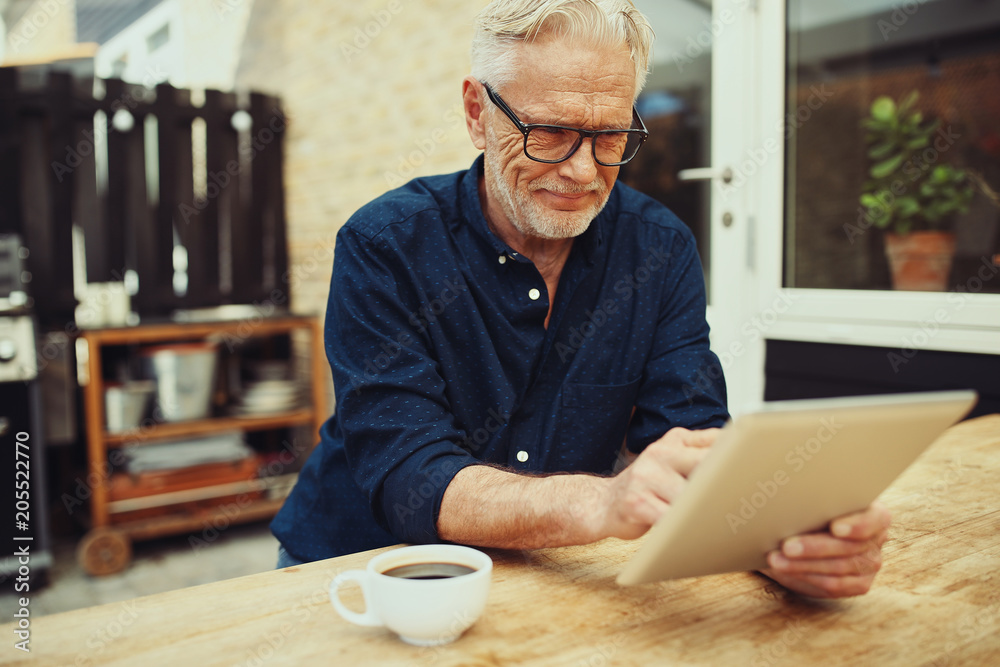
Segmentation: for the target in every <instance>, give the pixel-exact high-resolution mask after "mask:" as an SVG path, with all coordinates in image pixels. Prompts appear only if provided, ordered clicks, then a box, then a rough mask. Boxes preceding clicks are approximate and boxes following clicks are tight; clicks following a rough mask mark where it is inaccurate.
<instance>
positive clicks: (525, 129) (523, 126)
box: [480, 81, 649, 167]
mask: <svg viewBox="0 0 1000 667" xmlns="http://www.w3.org/2000/svg"><path fill="white" fill-rule="evenodd" d="M480 83H481V84H483V88H485V89H486V94H487V95H488V96H489V98H490V101H491V102H493V104H495V105H496V106H497V108H498V109H500V111H502V112H503V113H504V115H505V116H507V118H509V119H510V122H512V123H513V124H514V127H516V128H517V129H518V131H520V132H521V134H522V135H523V136H524V156H525V157H527V158H528V159H529V160H534V161H535V162H542V163H544V164H559V163H560V162H565V161H566V160H568V159H570V158H571V157H573V156H574V155H576V152H577V151H578V150H580V146H581V145H582V144H583V140H584V138H589V139H590V152H591V154H592V155H593V156H594V162H596V163H597V164H599V165H602V166H604V167H620V166H621V165H623V164H628V163H629V162H631V161H632V159H633V158H635V156H636V155H638V154H639V149H640V148H642V145H643V144H644V143H645V142H646V139H648V138H649V130H647V129H646V124H645V123H643V122H642V118H641V117H640V116H639V112H638V111H637V110H636V108H635V107H634V106H633V107H632V124H633V125H635V124H636V122H638V123H639V127H638V128H635V127H631V128H629V129H627V130H584V129H582V128H579V127H569V126H568V125H550V124H548V123H523V122H521V119H520V118H518V117H517V114H515V113H514V111H513V109H511V108H510V107H509V106H507V103H506V102H504V101H503V98H502V97H500V95H499V93H497V92H496V91H495V90H493V88H492V87H491V86H490V84H488V83H486V82H485V81H480ZM536 127H537V128H547V129H554V130H569V131H570V132H576V133H577V139H576V142H575V143H574V144H573V148H572V149H570V151H569V153H567V154H566V156H565V157H562V158H559V159H558V160H543V159H542V158H537V157H533V156H532V155H530V154H529V153H528V133H529V132H531V131H532V130H533V129H535V128H536ZM622 132H624V133H626V134H632V135H636V136H638V137H639V145H638V146H636V148H635V152H634V153H632V155H631V157H629V158H628V159H627V160H622V161H620V162H602V161H601V160H600V159H598V157H597V142H595V141H594V139H595V138H596V137H598V136H600V135H602V134H620V133H622ZM626 143H628V142H627V141H626Z"/></svg>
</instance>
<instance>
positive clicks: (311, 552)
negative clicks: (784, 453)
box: [272, 156, 728, 560]
mask: <svg viewBox="0 0 1000 667" xmlns="http://www.w3.org/2000/svg"><path fill="white" fill-rule="evenodd" d="M482 164H483V162H482V156H480V158H479V159H478V160H477V161H476V162H475V163H474V164H473V166H472V168H471V169H470V170H468V171H463V172H458V173H455V174H450V175H443V176H434V177H430V178H420V179H415V180H413V181H411V182H410V183H408V184H407V185H405V186H403V187H401V188H399V189H397V190H394V191H392V192H389V193H387V194H385V195H383V196H382V197H379V198H378V199H376V200H375V201H373V202H371V203H370V204H368V205H366V206H364V207H363V208H362V209H361V210H359V211H358V212H357V213H356V214H355V215H354V216H352V217H351V219H350V220H348V221H347V223H346V224H345V225H344V226H343V228H342V229H341V230H340V232H339V233H338V235H337V244H336V251H335V256H334V264H333V278H332V281H331V287H330V299H329V303H328V305H327V313H326V331H325V338H326V354H327V358H328V360H329V362H330V368H331V370H332V372H333V382H334V387H335V393H336V399H337V409H336V413H335V414H334V415H333V416H332V417H331V418H330V419H329V420H328V421H327V422H326V424H325V425H324V426H323V428H322V430H321V432H320V436H321V440H320V443H319V445H318V446H317V448H316V449H315V450H314V451H313V453H312V454H311V455H310V457H309V459H308V461H307V462H306V463H305V465H304V467H303V469H302V471H301V474H300V476H299V481H298V483H297V484H296V486H295V488H294V489H293V491H292V493H291V495H290V496H289V498H288V500H287V501H286V503H285V505H284V507H283V508H282V510H281V511H280V512H279V513H278V515H277V516H276V517H275V519H274V522H273V524H272V530H273V531H274V534H275V535H276V536H277V537H278V539H279V540H280V541H281V542H282V544H283V545H284V547H285V548H286V549H287V550H288V551H289V552H290V553H291V554H292V555H294V556H297V557H298V558H300V559H302V560H318V559H321V558H329V557H332V556H337V555H341V554H344V553H351V552H355V551H361V550H364V549H371V548H375V547H379V546H385V545H388V544H394V543H397V542H410V543H422V542H433V541H438V540H439V538H438V535H437V529H436V522H437V516H438V510H439V508H440V505H441V497H442V495H443V494H444V491H445V488H446V487H447V486H448V484H449V482H450V481H451V479H452V478H453V477H454V476H455V474H456V473H457V472H458V471H459V470H461V469H462V468H464V467H466V466H469V465H475V464H480V463H484V462H486V463H490V464H496V465H500V466H503V467H505V468H507V469H509V470H512V471H516V472H524V473H543V472H555V471H562V472H575V471H580V472H589V473H603V474H610V473H611V472H612V470H613V469H614V467H615V464H616V461H617V459H618V457H619V456H620V455H621V450H622V445H623V443H626V442H627V446H628V448H629V450H631V451H632V452H640V451H642V449H643V448H644V447H646V445H648V444H649V443H651V442H653V441H654V440H656V439H657V438H659V437H660V436H662V435H663V434H664V433H665V432H666V431H667V430H668V429H670V428H672V427H674V426H684V427H687V428H692V429H697V428H707V427H711V426H721V425H722V424H723V423H724V422H725V420H726V419H727V417H728V414H727V411H726V394H725V384H724V381H723V379H722V369H721V367H720V365H719V361H718V359H717V358H716V356H715V355H714V354H713V353H712V352H711V351H710V350H709V341H708V325H707V324H706V322H705V287H704V278H703V275H702V270H701V265H700V262H699V259H698V253H697V251H696V248H695V243H694V238H693V237H692V235H691V233H690V231H689V230H688V228H687V227H686V226H685V225H684V224H682V223H681V222H680V221H679V220H678V219H677V217H676V216H674V215H673V214H672V213H671V212H670V211H669V210H668V209H667V208H665V207H664V206H663V205H662V204H660V203H658V202H656V201H654V200H653V199H651V198H649V197H647V196H645V195H643V194H640V193H638V192H636V191H635V190H633V189H631V188H629V187H628V186H626V185H625V184H623V183H617V184H616V185H615V187H614V188H613V189H612V191H611V194H610V197H609V200H608V203H607V206H606V207H605V208H604V210H603V211H602V212H601V214H600V215H598V216H597V217H596V218H595V219H594V221H593V222H592V223H591V225H590V227H589V229H588V230H587V231H586V232H584V233H583V234H582V235H580V236H579V237H577V238H576V239H575V241H574V243H573V248H572V250H571V252H570V255H569V258H568V259H567V261H566V265H565V268H564V269H563V272H562V275H561V276H560V280H559V286H558V289H557V290H556V294H555V303H554V305H553V308H552V316H551V321H550V323H549V326H548V328H546V327H545V326H544V322H545V317H546V314H547V312H548V307H549V298H550V295H549V293H548V290H547V289H546V286H545V281H544V280H543V279H542V276H541V274H540V273H539V272H538V270H537V269H536V268H535V266H534V264H532V262H531V261H529V260H528V259H527V258H525V257H524V256H522V255H520V254H518V253H516V252H514V250H513V249H511V248H510V247H509V246H507V245H506V244H505V243H504V242H503V241H501V240H500V238H499V237H497V236H496V235H495V234H493V232H491V231H490V229H489V228H488V226H487V223H486V219H485V217H484V216H483V213H482V207H481V204H480V198H479V190H478V182H479V179H480V178H481V177H482V173H483V166H482Z"/></svg>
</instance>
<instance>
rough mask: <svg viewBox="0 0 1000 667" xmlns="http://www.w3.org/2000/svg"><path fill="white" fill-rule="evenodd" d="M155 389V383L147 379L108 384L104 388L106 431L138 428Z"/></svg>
mask: <svg viewBox="0 0 1000 667" xmlns="http://www.w3.org/2000/svg"><path fill="white" fill-rule="evenodd" d="M155 391H156V383H154V382H150V381H148V380H147V381H145V382H126V383H124V384H120V385H108V386H107V387H106V388H105V390H104V419H105V422H106V424H107V429H108V433H121V432H123V431H128V430H130V429H134V428H138V427H139V426H140V425H141V424H142V419H143V418H144V417H145V416H146V411H147V410H148V409H149V399H150V398H152V396H153V393H154V392H155Z"/></svg>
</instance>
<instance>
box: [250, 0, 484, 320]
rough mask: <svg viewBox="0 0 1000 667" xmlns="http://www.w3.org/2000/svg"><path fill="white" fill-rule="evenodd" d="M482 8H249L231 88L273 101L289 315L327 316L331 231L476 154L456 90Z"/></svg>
mask: <svg viewBox="0 0 1000 667" xmlns="http://www.w3.org/2000/svg"><path fill="white" fill-rule="evenodd" d="M483 5H485V0H482V1H478V2H469V1H468V0H420V1H418V0H356V1H352V2H344V1H343V0H320V1H317V0H268V1H267V2H255V3H254V5H253V9H252V11H251V15H250V18H249V24H248V26H247V33H246V39H245V41H244V46H243V50H242V53H241V57H240V64H239V67H238V70H237V78H236V81H237V86H238V87H240V88H244V89H246V88H250V89H253V90H261V91H264V92H268V93H272V94H276V95H279V96H281V98H282V100H283V102H284V105H285V108H286V110H287V112H288V115H289V132H288V135H287V136H288V140H287V145H286V175H285V188H286V198H287V215H288V235H289V260H290V268H291V273H292V277H293V283H292V295H293V302H292V307H293V309H294V310H295V311H297V312H302V313H323V312H324V311H325V308H326V300H327V296H328V291H329V280H330V269H331V263H332V258H333V244H334V238H335V236H336V233H337V230H338V229H339V228H340V226H341V225H342V224H343V223H344V222H345V221H346V220H347V219H348V217H350V215H351V214H352V213H353V212H354V211H355V210H357V209H358V208H359V207H360V206H361V205H363V204H365V203H366V202H368V201H370V200H371V199H373V198H375V197H377V196H378V195H380V194H382V193H384V192H386V191H387V190H389V189H391V188H392V187H395V186H397V185H400V184H402V183H403V182H405V181H408V180H409V179H410V178H413V177H414V176H420V175H428V174H435V173H446V172H450V171H455V170H458V169H464V168H466V167H468V166H469V164H471V162H472V160H473V159H474V157H475V155H476V151H475V149H474V148H473V146H472V144H471V142H470V140H469V137H468V134H467V132H466V130H465V123H464V117H463V114H462V106H461V81H462V78H463V77H464V76H465V75H466V74H468V71H469V56H468V51H469V42H470V40H471V38H472V19H473V17H474V16H475V14H476V12H477V11H478V10H479V9H480V8H481V7H482V6H483Z"/></svg>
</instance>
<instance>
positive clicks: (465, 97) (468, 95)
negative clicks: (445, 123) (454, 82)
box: [462, 76, 486, 150]
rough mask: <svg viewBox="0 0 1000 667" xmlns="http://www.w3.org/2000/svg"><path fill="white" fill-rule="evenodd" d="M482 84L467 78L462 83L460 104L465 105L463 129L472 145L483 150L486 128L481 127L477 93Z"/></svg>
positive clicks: (470, 77) (481, 113) (480, 109)
mask: <svg viewBox="0 0 1000 667" xmlns="http://www.w3.org/2000/svg"><path fill="white" fill-rule="evenodd" d="M482 87H483V84H481V83H479V81H477V80H476V78H475V77H473V76H467V77H465V79H464V80H463V81H462V103H463V104H464V105H465V127H466V129H467V130H469V137H470V138H471V139H472V145H473V146H475V147H476V148H478V149H479V150H483V149H485V148H486V127H485V126H484V125H483V121H484V120H485V118H483V105H482V103H481V102H480V101H479V100H480V97H479V92H480V89H481V88H482Z"/></svg>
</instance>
